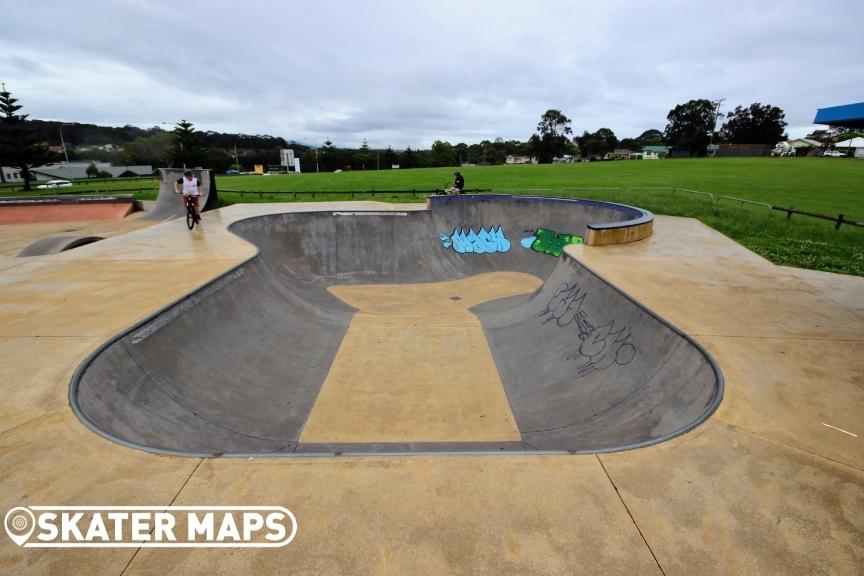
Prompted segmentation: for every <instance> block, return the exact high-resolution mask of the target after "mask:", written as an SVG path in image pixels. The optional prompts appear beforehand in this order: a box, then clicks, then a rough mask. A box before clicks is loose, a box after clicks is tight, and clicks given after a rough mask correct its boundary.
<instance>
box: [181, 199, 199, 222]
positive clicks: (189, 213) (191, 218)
mask: <svg viewBox="0 0 864 576" xmlns="http://www.w3.org/2000/svg"><path fill="white" fill-rule="evenodd" d="M193 198H197V197H196V196H184V197H183V203H184V204H186V227H187V228H189V230H192V228H194V227H195V224H198V223H199V222H201V217H200V216H199V215H198V214H196V213H195V201H194V200H193Z"/></svg>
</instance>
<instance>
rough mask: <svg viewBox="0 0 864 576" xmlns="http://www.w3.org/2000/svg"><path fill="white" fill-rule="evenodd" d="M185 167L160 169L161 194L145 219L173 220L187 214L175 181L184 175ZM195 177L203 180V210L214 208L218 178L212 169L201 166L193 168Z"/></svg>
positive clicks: (201, 200) (201, 202) (201, 201)
mask: <svg viewBox="0 0 864 576" xmlns="http://www.w3.org/2000/svg"><path fill="white" fill-rule="evenodd" d="M184 171H185V170H184V169H183V168H160V169H159V194H158V195H157V196H156V202H155V203H154V204H153V206H152V207H151V208H150V210H148V211H147V215H146V216H144V217H143V218H142V219H143V220H160V221H161V220H173V219H174V218H182V217H184V216H185V215H186V209H185V208H184V207H183V203H182V202H181V201H180V198H179V197H178V196H177V194H176V193H175V192H174V183H175V182H177V179H178V178H182V177H183V172H184ZM192 172H193V173H194V174H195V177H196V178H198V180H199V181H200V182H201V192H202V197H201V199H200V200H199V202H200V204H201V211H202V212H203V211H204V210H212V209H213V208H215V207H216V205H217V192H216V179H215V178H214V177H213V175H212V173H211V171H210V170H203V169H201V168H196V169H193V170H192Z"/></svg>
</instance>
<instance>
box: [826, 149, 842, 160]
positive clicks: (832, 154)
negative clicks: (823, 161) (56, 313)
mask: <svg viewBox="0 0 864 576" xmlns="http://www.w3.org/2000/svg"><path fill="white" fill-rule="evenodd" d="M822 155H823V156H830V157H831V158H841V157H843V156H846V153H845V152H840V151H839V150H826V151H825V153H824V154H822Z"/></svg>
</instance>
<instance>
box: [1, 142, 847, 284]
mask: <svg viewBox="0 0 864 576" xmlns="http://www.w3.org/2000/svg"><path fill="white" fill-rule="evenodd" d="M460 170H461V171H462V173H463V174H464V175H465V180H466V185H467V188H468V190H469V191H470V190H473V189H475V188H479V189H484V190H493V191H510V192H513V193H517V192H518V191H525V192H523V193H530V194H544V195H554V196H565V197H581V198H592V199H597V200H609V201H613V202H621V203H625V204H632V205H636V206H640V207H642V208H646V209H648V210H651V211H652V212H655V213H657V214H669V215H673V216H687V217H692V218H698V219H699V220H701V221H703V222H705V223H706V224H708V225H709V226H712V227H713V228H715V229H717V230H719V231H720V232H722V233H724V234H726V235H727V236H729V237H731V238H733V239H734V240H736V241H738V242H740V243H741V244H743V245H744V246H747V247H748V248H750V249H751V250H754V251H756V252H757V253H759V254H761V255H763V256H765V257H766V258H768V259H769V260H771V261H772V262H775V263H777V264H783V265H789V266H798V267H803V268H811V269H816V270H826V271H831V272H840V273H844V274H855V275H859V276H864V228H855V227H852V226H848V225H847V226H842V227H841V229H840V230H839V231H838V230H835V229H834V227H833V223H832V222H827V221H823V220H817V219H812V218H807V217H804V216H800V215H794V216H793V217H792V218H791V220H787V219H786V215H785V214H784V213H780V212H776V211H775V212H773V213H772V212H771V211H769V210H767V209H766V208H765V207H761V206H754V205H747V204H745V205H744V206H743V207H741V206H740V205H739V204H737V203H734V202H729V201H725V200H721V201H719V202H716V201H712V200H711V199H710V198H708V197H705V196H700V195H696V194H690V193H687V192H682V191H673V189H690V190H699V191H702V192H709V193H711V194H713V195H714V196H715V198H716V197H717V196H721V195H723V196H734V197H736V198H743V199H747V200H753V201H757V202H764V203H768V204H771V205H774V206H782V207H794V208H798V209H802V210H808V211H813V212H820V213H824V214H828V215H832V216H836V215H837V214H840V213H842V214H844V216H845V218H847V219H851V220H857V221H859V222H861V221H864V161H858V160H853V159H845V158H836V159H835V158H711V159H692V160H658V161H641V162H639V161H618V162H593V163H577V164H553V165H537V166H476V167H466V168H461V169H460ZM453 171H454V168H424V169H416V170H381V171H367V172H342V173H338V174H337V173H321V174H315V173H304V174H302V175H295V176H289V175H282V176H218V178H217V185H218V189H219V197H220V201H221V203H222V204H233V203H236V202H278V201H291V200H293V199H294V196H295V194H294V193H296V195H297V199H298V200H305V201H308V200H312V199H314V200H347V199H352V198H353V199H369V198H375V199H379V200H382V201H387V202H418V201H422V199H423V197H424V196H425V194H423V193H421V192H418V194H417V195H416V196H412V195H411V194H387V192H386V191H397V190H418V191H428V190H434V189H440V188H442V187H443V186H444V185H445V183H447V182H450V181H452V179H453ZM77 186H78V187H79V188H78V189H79V190H82V191H83V190H88V191H97V192H98V191H105V192H116V191H118V190H121V189H124V188H126V189H138V191H137V192H135V195H136V197H137V198H140V199H144V200H152V199H154V198H155V197H156V193H157V183H156V181H123V180H117V181H116V182H108V183H98V184H97V183H83V184H78V185H77ZM372 190H374V191H376V193H375V195H374V196H372V195H371V194H369V193H365V194H354V195H352V194H351V192H352V191H366V192H368V191H372ZM63 191H64V192H66V191H71V189H64V190H63ZM238 191H244V192H251V193H252V194H249V193H244V194H243V195H242V196H241V194H239V193H238ZM34 192H35V191H34ZM39 192H41V193H48V194H51V193H56V192H57V191H56V190H55V191H51V190H48V191H39ZM311 192H315V193H316V196H315V197H314V198H313V197H312V196H311V195H310V194H309V193H311ZM322 192H327V194H321V193H322ZM330 192H335V193H336V194H330ZM127 193H128V192H127ZM14 194H18V195H20V194H21V193H20V192H14V193H10V192H8V191H3V190H2V189H0V195H3V196H7V195H14Z"/></svg>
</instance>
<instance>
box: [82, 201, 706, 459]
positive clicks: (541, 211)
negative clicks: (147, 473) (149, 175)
mask: <svg viewBox="0 0 864 576" xmlns="http://www.w3.org/2000/svg"><path fill="white" fill-rule="evenodd" d="M652 220H653V216H652V215H651V214H650V213H647V212H645V211H643V210H640V209H638V208H632V207H627V206H621V205H615V204H609V203H603V202H595V201H586V200H564V199H553V198H536V197H514V196H462V197H433V198H430V199H429V203H428V206H427V209H426V210H416V211H411V210H409V211H404V212H400V211H398V210H393V211H381V212H374V211H357V212H353V211H327V212H306V213H294V212H291V213H282V214H272V215H262V216H256V217H252V218H248V219H245V220H240V221H238V222H235V223H234V224H232V225H231V226H230V227H229V229H230V230H231V231H232V232H233V233H235V234H237V235H238V236H240V237H241V238H243V239H245V240H247V241H249V242H251V243H252V244H254V245H255V246H257V248H258V253H257V255H256V256H254V257H253V258H251V259H249V260H248V261H246V262H244V263H243V264H241V265H239V266H238V267H236V268H234V269H233V270H231V271H229V272H227V273H226V274H224V275H222V276H221V277H219V278H216V279H215V280H213V281H212V282H211V283H210V284H208V285H207V286H205V287H203V288H202V289H200V290H198V291H196V292H195V293H192V294H190V295H188V296H187V297H185V298H183V299H181V300H179V301H178V302H175V303H173V304H171V305H170V306H168V307H166V308H164V309H163V310H161V311H159V312H157V313H156V314H154V315H152V316H150V317H149V318H147V319H145V320H143V321H142V322H141V323H139V324H137V325H135V326H133V327H131V328H130V329H128V330H127V331H125V332H124V333H122V334H120V335H118V336H116V337H115V338H113V339H112V340H110V341H108V342H106V343H105V344H104V345H102V346H101V347H100V348H99V349H98V350H97V351H96V352H94V353H93V354H92V355H91V356H90V357H89V358H87V359H86V360H85V361H84V362H83V363H82V364H81V365H80V366H79V368H78V370H77V371H76V373H75V375H74V377H73V379H72V382H71V384H70V389H69V397H70V404H71V406H72V408H73V410H74V412H75V413H76V415H77V416H78V417H79V419H80V420H81V421H82V422H83V423H84V424H85V425H87V426H88V427H89V428H91V429H92V430H93V431H95V432H97V433H98V434H101V435H102V436H104V437H106V438H109V439H110V440H113V441H115V442H119V443H121V444H124V445H126V446H129V447H132V448H137V449H140V450H146V451H151V452H157V453H166V454H177V455H186V456H196V457H214V456H283V455H310V454H329V455H337V454H379V453H386V454H398V453H442V452H444V453H454V452H455V453H509V452H513V453H593V452H605V451H617V450H627V449H633V448H638V447H641V446H647V445H651V444H655V443H657V442H661V441H664V440H667V439H669V438H672V437H675V436H678V435H680V434H683V433H686V432H687V431H689V430H691V429H692V428H694V427H696V426H697V425H699V424H700V423H701V422H703V421H704V420H705V419H707V418H708V417H709V416H710V415H711V414H712V413H713V412H714V410H715V409H716V408H717V406H718V405H719V403H720V401H721V399H722V395H723V377H722V374H721V372H720V370H719V368H718V367H717V365H716V363H715V362H714V361H713V359H712V358H711V356H710V355H709V354H708V353H707V352H706V351H705V350H704V349H703V348H702V347H701V346H700V345H699V344H698V343H697V342H696V341H695V340H693V339H692V338H690V337H689V336H687V335H686V334H684V333H682V332H681V331H679V330H678V329H676V328H675V327H674V326H672V325H671V324H669V323H668V322H666V321H664V320H663V319H662V318H660V317H659V316H658V315H656V314H655V313H653V312H652V311H651V310H649V309H647V308H645V307H644V306H642V305H640V304H639V303H638V302H636V301H635V300H633V299H632V298H630V297H629V296H628V295H626V294H625V293H623V292H622V291H620V290H619V289H617V288H616V287H615V286H613V285H611V284H610V283H609V282H607V281H606V280H605V279H603V278H602V277H600V276H599V275H598V274H596V273H594V272H593V271H592V270H590V269H589V268H588V267H586V266H585V265H583V264H582V263H580V262H579V261H578V260H577V259H576V258H574V257H573V256H571V254H570V253H568V251H567V249H566V247H567V245H569V244H578V243H581V242H584V240H585V239H586V238H588V237H589V236H590V233H591V230H597V229H600V230H609V229H613V230H614V229H624V230H626V229H628V228H633V227H638V226H642V227H644V226H645V225H646V224H650V223H651V221H652ZM621 237H622V238H627V237H632V234H627V233H625V234H623V235H622V236H621ZM595 249H596V250H603V248H595ZM202 339H203V342H202Z"/></svg>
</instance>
